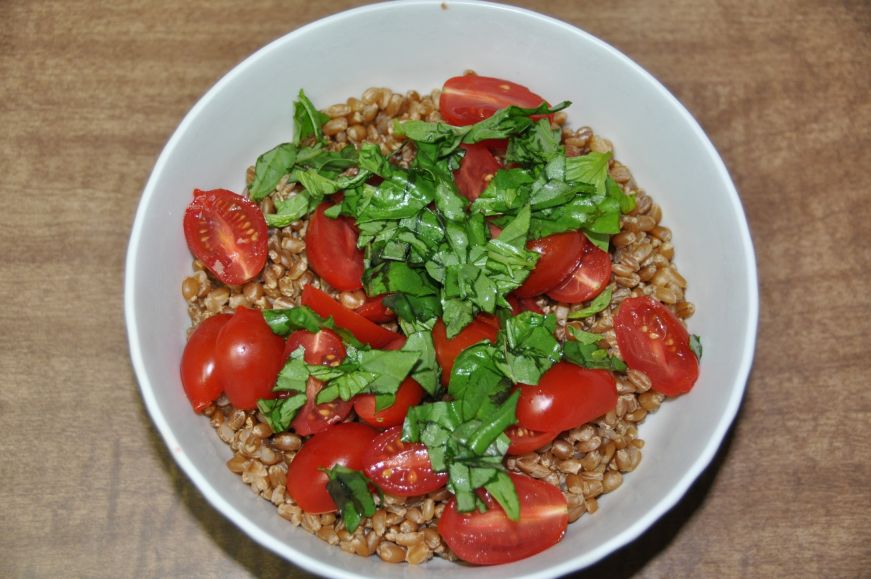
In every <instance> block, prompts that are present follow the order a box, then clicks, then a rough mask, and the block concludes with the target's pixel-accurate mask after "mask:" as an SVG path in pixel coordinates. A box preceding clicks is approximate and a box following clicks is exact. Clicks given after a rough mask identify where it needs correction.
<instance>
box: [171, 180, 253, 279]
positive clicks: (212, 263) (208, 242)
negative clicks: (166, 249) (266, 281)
mask: <svg viewBox="0 0 871 579" xmlns="http://www.w3.org/2000/svg"><path fill="white" fill-rule="evenodd" d="M183 226H184V236H185V239H186V240H187V244H188V248H189V249H190V250H191V253H192V254H193V255H194V257H196V258H197V259H199V260H200V261H201V262H202V263H203V265H204V266H206V269H208V270H209V271H210V272H211V273H212V275H214V276H215V277H216V278H218V279H219V280H221V281H222V282H224V283H226V284H229V285H239V284H242V283H245V282H246V281H248V280H250V279H252V278H254V277H255V276H257V274H258V273H260V271H261V270H262V269H263V266H264V265H266V257H267V253H268V248H267V242H268V235H269V234H268V231H267V227H266V219H265V218H264V217H263V213H262V212H261V211H260V207H258V206H257V205H256V204H255V203H253V202H252V201H249V200H248V199H247V198H245V197H243V196H241V195H237V194H236V193H233V192H232V191H228V190H226V189H213V190H211V191H202V190H200V189H195V190H194V200H193V201H192V202H191V203H190V205H188V207H187V210H186V211H185V214H184V219H183Z"/></svg>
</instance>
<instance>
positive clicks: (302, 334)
mask: <svg viewBox="0 0 871 579" xmlns="http://www.w3.org/2000/svg"><path fill="white" fill-rule="evenodd" d="M300 346H302V347H303V348H304V349H305V353H304V354H303V360H305V361H306V362H307V363H308V364H323V365H325V366H330V365H333V364H338V363H339V362H341V361H342V359H343V358H344V357H345V346H344V345H343V344H342V340H341V338H339V336H337V335H336V334H335V333H334V332H333V331H331V330H321V331H320V332H317V333H312V332H306V331H304V330H300V331H297V332H294V333H292V334H291V335H290V336H289V337H288V338H287V343H286V344H285V346H284V358H285V360H286V359H287V358H288V357H289V356H290V355H291V354H292V353H293V352H295V351H296V350H297V349H298V348H299V347H300ZM323 386H324V385H323V383H322V382H321V381H320V380H316V379H314V378H310V379H309V380H308V381H307V382H306V385H305V393H306V398H307V400H306V403H305V406H303V407H302V408H300V410H299V413H298V414H297V415H296V416H295V417H294V419H293V422H291V427H292V428H293V429H294V430H295V431H296V433H297V434H299V435H300V436H308V435H310V434H315V433H318V432H322V431H324V430H326V429H327V428H328V427H329V426H331V425H333V424H337V423H339V422H342V421H343V420H345V418H347V417H348V415H349V414H350V413H351V407H352V406H353V404H352V403H351V402H350V401H348V402H346V401H344V400H341V399H338V398H337V399H336V400H333V401H332V402H324V403H323V404H316V403H315V398H316V397H317V395H318V392H320V391H321V389H322V388H323Z"/></svg>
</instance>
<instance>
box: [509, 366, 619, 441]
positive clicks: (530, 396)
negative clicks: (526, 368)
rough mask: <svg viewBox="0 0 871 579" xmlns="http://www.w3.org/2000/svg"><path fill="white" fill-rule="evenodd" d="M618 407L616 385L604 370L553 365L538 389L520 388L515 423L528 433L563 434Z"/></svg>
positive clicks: (611, 376) (533, 387)
mask: <svg viewBox="0 0 871 579" xmlns="http://www.w3.org/2000/svg"><path fill="white" fill-rule="evenodd" d="M616 405H617V382H616V380H614V376H613V375H612V374H611V373H610V372H608V371H607V370H590V369H588V368H582V367H580V366H576V365H574V364H570V363H569V362H560V363H558V364H555V365H554V366H553V367H552V368H551V369H550V370H548V371H547V372H545V373H544V374H542V376H541V379H540V380H539V381H538V385H537V386H520V400H518V401H517V422H518V424H519V425H520V426H522V427H524V428H528V429H529V430H539V431H550V432H562V431H563V430H568V429H570V428H575V427H577V426H580V425H582V424H585V423H587V422H589V421H591V420H594V419H596V418H598V417H599V416H602V415H603V414H605V413H606V412H608V411H609V410H611V409H613V408H614V407H615V406H616Z"/></svg>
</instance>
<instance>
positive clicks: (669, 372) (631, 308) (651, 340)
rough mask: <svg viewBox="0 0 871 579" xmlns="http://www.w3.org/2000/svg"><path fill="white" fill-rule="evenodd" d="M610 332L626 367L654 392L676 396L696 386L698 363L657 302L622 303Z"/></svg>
mask: <svg viewBox="0 0 871 579" xmlns="http://www.w3.org/2000/svg"><path fill="white" fill-rule="evenodd" d="M614 333H615V334H616V336H617V346H618V347H619V348H620V354H622V355H623V360H625V361H626V365H627V366H629V367H630V368H632V369H634V370H640V371H642V372H644V373H645V374H647V376H648V377H649V378H650V382H651V383H652V385H653V388H654V389H655V390H658V391H659V392H662V393H663V394H665V395H667V396H677V395H678V394H684V393H686V392H689V391H690V389H691V388H692V387H693V385H694V384H695V383H696V380H697V379H698V377H699V361H698V359H697V358H696V356H695V354H693V352H692V350H690V337H689V333H688V332H687V330H686V328H685V327H684V326H683V324H682V323H681V322H680V320H678V319H677V316H675V315H674V314H673V313H671V311H670V310H669V309H668V308H666V307H665V306H664V305H662V304H661V303H659V302H658V301H656V300H654V299H653V298H651V297H648V296H643V297H636V298H628V299H626V300H623V302H622V303H621V304H620V308H619V309H618V310H617V315H616V316H614Z"/></svg>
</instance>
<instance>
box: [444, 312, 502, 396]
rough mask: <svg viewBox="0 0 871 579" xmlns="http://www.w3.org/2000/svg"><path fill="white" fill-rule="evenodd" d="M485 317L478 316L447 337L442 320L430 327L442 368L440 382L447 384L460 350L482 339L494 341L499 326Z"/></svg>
mask: <svg viewBox="0 0 871 579" xmlns="http://www.w3.org/2000/svg"><path fill="white" fill-rule="evenodd" d="M485 319H486V318H482V317H481V316H478V317H477V318H475V319H474V320H472V323H471V324H469V325H468V326H466V327H465V328H463V329H462V331H460V333H459V334H457V335H456V336H454V337H453V338H451V339H450V340H449V339H448V335H447V328H446V327H445V324H444V322H442V321H441V320H438V321H437V322H436V323H435V326H433V329H432V339H433V342H434V343H435V349H436V359H437V360H438V362H439V366H441V369H442V383H443V384H447V383H448V382H449V381H450V379H451V368H453V367H454V360H456V359H457V356H459V355H460V352H462V351H463V350H465V349H466V348H468V347H469V346H472V345H474V344H477V343H479V342H483V341H484V340H489V341H490V342H493V343H495V342H496V334H498V333H499V327H498V326H494V325H493V324H492V323H491V322H490V321H489V320H488V321H485Z"/></svg>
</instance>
